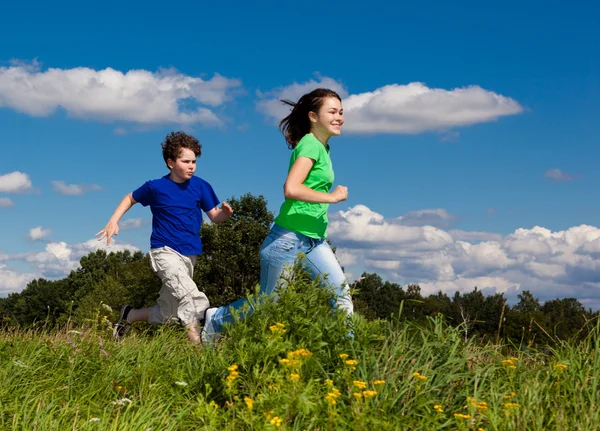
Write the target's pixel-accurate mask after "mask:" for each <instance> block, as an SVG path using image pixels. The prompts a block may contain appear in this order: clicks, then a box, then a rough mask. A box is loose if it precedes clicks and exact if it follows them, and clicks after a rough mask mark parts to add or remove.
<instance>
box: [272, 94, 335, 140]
mask: <svg viewBox="0 0 600 431" xmlns="http://www.w3.org/2000/svg"><path fill="white" fill-rule="evenodd" d="M327 97H335V98H336V99H338V100H339V101H340V102H341V101H342V99H341V97H340V96H339V94H337V93H336V92H335V91H333V90H330V89H328V88H317V89H315V90H313V91H311V92H310V93H308V94H305V95H304V96H302V97H301V98H300V99H298V101H297V102H293V101H291V100H282V101H281V102H283V103H284V104H286V105H288V106H291V107H292V110H291V112H290V115H288V116H287V117H285V118H284V119H283V120H281V121H280V122H279V130H280V131H281V133H282V134H283V136H284V137H285V140H286V142H287V144H288V147H289V148H290V149H294V148H295V147H296V145H298V142H300V139H302V137H303V136H304V135H306V134H308V133H310V120H309V118H308V113H309V112H315V113H318V112H319V109H321V106H323V101H324V100H325V98H327Z"/></svg>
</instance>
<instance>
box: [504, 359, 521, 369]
mask: <svg viewBox="0 0 600 431" xmlns="http://www.w3.org/2000/svg"><path fill="white" fill-rule="evenodd" d="M517 362H519V358H509V359H504V360H502V361H500V363H501V364H502V365H504V366H505V367H508V368H510V369H511V370H514V369H515V368H517Z"/></svg>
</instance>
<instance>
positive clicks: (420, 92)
mask: <svg viewBox="0 0 600 431" xmlns="http://www.w3.org/2000/svg"><path fill="white" fill-rule="evenodd" d="M317 87H328V88H331V89H334V90H336V91H338V92H339V93H340V96H342V98H343V99H344V113H345V115H344V116H345V120H346V123H345V125H344V130H345V131H346V132H352V133H405V134H406V133H421V132H425V131H442V132H445V133H446V134H447V133H448V132H447V130H448V129H451V128H453V127H459V126H468V125H471V124H476V123H485V122H488V121H494V120H497V119H498V118H500V117H503V116H507V115H515V114H519V113H521V112H523V107H522V106H521V105H520V104H519V103H518V102H517V101H516V100H514V99H511V98H510V97H506V96H503V95H501V94H497V93H494V92H493V91H489V90H486V89H483V88H481V87H479V86H477V85H472V86H468V87H463V88H455V89H451V90H446V89H442V88H429V87H427V86H426V85H425V84H423V83H421V82H411V83H409V84H405V85H400V84H391V85H386V86H383V87H381V88H377V89H375V90H373V91H370V92H365V93H360V94H349V93H348V91H347V90H346V89H345V87H344V86H343V85H342V84H341V83H339V82H337V81H335V80H334V79H331V78H325V77H323V78H320V79H319V80H312V81H309V82H307V83H304V84H298V83H294V84H292V85H290V86H287V87H282V88H278V89H275V90H273V91H271V92H267V93H260V94H259V97H260V100H259V102H258V104H257V107H258V109H259V110H260V111H262V112H263V113H264V114H266V115H267V116H269V117H271V118H273V119H277V120H279V119H281V118H283V117H284V116H285V115H286V112H287V108H286V107H285V106H283V105H282V104H281V103H280V102H279V100H280V99H291V100H297V99H298V98H299V97H300V96H301V95H302V94H304V93H307V92H309V91H311V90H313V89H314V88H317Z"/></svg>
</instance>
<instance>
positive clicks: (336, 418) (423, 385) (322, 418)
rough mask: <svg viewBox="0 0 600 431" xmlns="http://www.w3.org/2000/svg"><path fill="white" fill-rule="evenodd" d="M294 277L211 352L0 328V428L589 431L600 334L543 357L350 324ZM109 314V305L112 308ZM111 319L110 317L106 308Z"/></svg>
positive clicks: (89, 332) (433, 334) (437, 334)
mask: <svg viewBox="0 0 600 431" xmlns="http://www.w3.org/2000/svg"><path fill="white" fill-rule="evenodd" d="M328 299H329V298H328V297H327V294H326V293H325V292H323V291H322V290H321V289H318V288H316V287H315V286H314V285H313V283H312V282H310V281H308V280H306V279H305V278H303V277H301V276H298V277H297V279H295V280H293V281H292V283H291V286H290V288H288V289H287V290H286V291H284V292H283V293H282V294H281V296H280V298H279V301H278V302H277V303H274V302H272V301H265V302H264V303H261V306H260V307H259V308H258V310H257V312H255V313H254V314H253V315H252V316H251V317H250V318H248V319H246V320H245V321H244V322H242V323H237V324H235V325H232V326H231V327H230V328H229V329H228V332H227V335H226V336H225V337H224V338H223V339H222V340H221V341H220V342H219V343H218V344H216V345H215V346H213V347H211V348H206V347H196V346H192V345H189V344H188V343H187V342H186V338H185V335H184V334H183V332H182V330H180V329H179V328H177V327H163V328H159V329H152V330H147V327H145V326H143V325H142V326H139V327H137V328H134V330H132V331H131V332H130V334H128V336H127V337H126V339H125V340H124V341H123V342H122V343H114V342H113V341H111V339H110V323H109V321H108V320H107V319H105V318H104V316H103V315H102V314H104V311H103V309H102V308H101V307H99V313H100V314H99V316H98V319H97V320H96V321H93V322H90V324H89V325H88V326H86V327H83V328H63V329H60V330H50V329H46V330H43V331H41V330H37V331H35V332H34V331H27V330H5V331H4V332H0V365H1V367H0V383H1V386H0V429H2V430H142V431H144V430H154V431H157V430H193V429H206V430H224V429H228V430H246V429H248V430H275V429H281V430H284V429H294V430H442V429H447V430H480V429H482V430H597V429H600V409H599V408H598V407H599V402H598V401H599V398H600V391H599V390H598V389H599V387H598V384H599V376H600V363H599V358H600V356H599V347H600V346H599V345H598V344H599V340H600V338H599V337H598V329H596V330H594V331H592V333H591V335H590V336H589V337H588V338H587V339H586V340H585V341H584V342H580V343H578V344H576V345H575V344H570V343H564V344H560V345H559V346H558V347H557V348H555V349H554V350H552V352H551V354H548V353H547V352H546V354H542V353H536V352H532V351H528V352H527V353H519V352H518V351H516V350H514V349H511V346H502V345H491V344H490V345H481V344H479V343H476V342H472V341H469V342H465V341H464V339H463V334H462V333H461V331H460V329H455V328H451V327H448V326H446V325H445V324H444V323H443V322H442V321H441V320H430V321H429V322H428V323H427V324H426V325H424V326H416V325H413V324H408V323H403V322H402V321H401V320H399V319H398V320H395V321H391V322H389V321H375V322H367V321H365V320H364V319H362V318H361V317H360V316H355V318H354V319H353V327H354V337H349V333H348V326H347V322H345V320H344V316H342V315H340V314H339V313H333V312H332V311H331V308H330V306H329V305H328ZM113 314H114V313H113ZM108 317H109V319H114V315H111V316H108Z"/></svg>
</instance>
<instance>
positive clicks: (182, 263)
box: [148, 247, 210, 326]
mask: <svg viewBox="0 0 600 431" xmlns="http://www.w3.org/2000/svg"><path fill="white" fill-rule="evenodd" d="M150 263H151V265H152V269H153V270H154V272H155V273H156V275H158V277H159V278H160V279H161V280H162V288H161V289H160V296H159V297H158V300H157V301H156V305H155V306H154V307H150V313H149V315H148V322H149V323H154V324H161V323H168V322H169V321H171V320H179V323H181V325H183V326H186V325H189V324H190V323H194V322H198V321H199V320H201V319H204V313H205V312H206V309H207V308H208V307H209V306H210V303H209V302H208V298H207V297H206V295H205V294H204V293H203V292H200V290H198V286H196V283H194V280H193V279H192V276H193V274H194V264H195V263H196V256H185V255H183V254H180V253H178V252H176V251H175V250H173V249H172V248H170V247H161V248H153V249H151V250H150Z"/></svg>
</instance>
